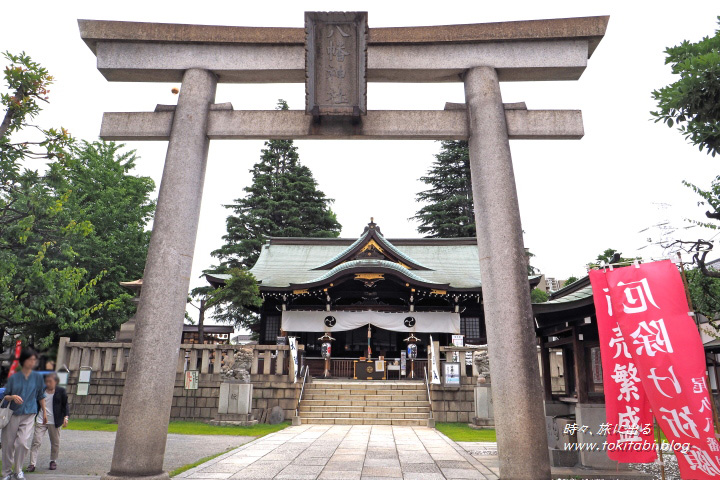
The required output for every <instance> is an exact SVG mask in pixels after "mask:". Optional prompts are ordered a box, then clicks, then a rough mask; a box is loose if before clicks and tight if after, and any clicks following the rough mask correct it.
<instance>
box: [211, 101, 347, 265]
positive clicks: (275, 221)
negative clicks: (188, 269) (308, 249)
mask: <svg viewBox="0 0 720 480" xmlns="http://www.w3.org/2000/svg"><path fill="white" fill-rule="evenodd" d="M287 109H288V106H287V103H285V101H283V100H280V101H279V102H278V110H287ZM251 172H252V184H251V185H250V186H248V187H246V188H245V189H244V191H245V192H246V195H245V197H243V198H238V199H236V200H235V203H233V204H230V205H226V208H229V209H230V210H232V212H233V213H232V214H231V215H230V216H228V218H227V234H226V235H225V236H223V239H224V240H225V245H223V246H222V247H221V248H219V249H218V250H215V251H214V252H213V256H215V257H216V258H218V259H219V260H220V261H221V262H222V267H223V269H230V268H237V267H244V268H250V267H252V266H253V265H254V264H255V262H256V261H257V259H258V256H259V255H260V249H261V247H262V245H263V244H264V243H265V241H266V240H267V238H268V237H337V236H338V235H339V234H340V229H341V226H340V224H339V223H338V221H337V218H336V216H335V213H334V212H333V211H332V210H331V209H330V204H331V203H332V202H333V200H332V199H329V198H327V197H326V196H325V194H324V193H323V192H321V191H320V190H319V189H318V185H317V182H316V181H315V179H314V178H313V174H312V172H311V171H310V169H309V168H308V167H306V166H304V165H302V164H301V163H300V158H299V156H298V153H297V147H296V146H295V144H294V142H293V141H292V140H268V141H267V142H265V148H263V150H262V155H261V157H260V161H259V162H258V163H256V164H255V165H254V166H253V168H252V170H251Z"/></svg>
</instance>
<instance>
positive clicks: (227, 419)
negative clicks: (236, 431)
mask: <svg viewBox="0 0 720 480" xmlns="http://www.w3.org/2000/svg"><path fill="white" fill-rule="evenodd" d="M209 423H210V425H218V426H222V425H234V426H240V427H249V426H250V425H255V424H256V423H258V421H257V420H253V418H252V414H251V413H250V414H241V413H226V414H222V413H218V414H217V415H216V416H215V418H213V419H212V420H210V422H209Z"/></svg>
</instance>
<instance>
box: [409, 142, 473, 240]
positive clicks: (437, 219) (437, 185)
mask: <svg viewBox="0 0 720 480" xmlns="http://www.w3.org/2000/svg"><path fill="white" fill-rule="evenodd" d="M441 145H442V146H441V149H440V153H438V154H437V155H435V161H434V162H433V165H432V167H430V170H429V171H428V173H427V175H426V176H424V177H421V178H420V180H421V181H423V182H424V183H426V184H427V185H428V186H429V187H430V188H429V189H428V190H424V191H422V192H420V193H418V194H417V196H416V199H417V201H418V202H422V203H425V204H426V205H425V206H423V207H422V208H421V209H420V210H418V212H417V214H416V215H415V216H414V217H412V219H415V220H417V221H419V222H420V225H419V226H418V232H419V233H421V234H423V235H426V236H428V237H441V238H455V237H474V236H475V235H476V232H475V213H474V212H475V210H474V206H473V194H472V182H471V180H470V155H469V152H468V144H467V142H466V141H464V140H446V141H443V142H442V143H441Z"/></svg>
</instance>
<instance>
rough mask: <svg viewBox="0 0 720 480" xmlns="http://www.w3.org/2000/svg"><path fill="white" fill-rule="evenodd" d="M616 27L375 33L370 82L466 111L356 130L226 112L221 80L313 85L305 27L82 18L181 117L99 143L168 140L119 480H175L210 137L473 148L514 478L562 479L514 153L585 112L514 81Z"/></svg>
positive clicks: (117, 70) (589, 21)
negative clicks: (443, 89) (172, 447)
mask: <svg viewBox="0 0 720 480" xmlns="http://www.w3.org/2000/svg"><path fill="white" fill-rule="evenodd" d="M607 22H608V17H586V18H571V19H557V20H535V21H521V22H502V23H490V24H473V25H452V26H441V27H404V28H378V29H372V28H371V29H369V40H368V50H367V80H368V81H377V82H452V81H455V82H464V86H465V97H466V105H462V106H457V105H455V106H452V105H450V106H449V107H450V108H449V109H447V110H443V111H412V112H408V111H405V112H398V111H374V112H373V111H370V112H368V113H367V116H365V117H363V118H362V119H360V120H359V121H358V119H355V121H349V120H347V119H345V120H343V119H337V118H329V117H322V121H321V122H317V121H315V120H313V117H312V116H308V115H305V112H294V111H288V112H275V111H273V112H269V111H255V112H247V111H246V112H239V111H234V110H233V109H232V106H231V105H229V104H220V105H215V104H214V97H215V90H216V87H217V83H218V82H220V83H223V82H225V83H233V82H234V83H270V82H277V83H292V82H295V83H301V82H304V81H305V75H306V72H305V62H304V58H305V45H304V42H305V33H304V29H302V28H255V27H220V26H200V25H172V24H153V23H134V22H107V21H91V20H80V21H79V24H80V31H81V36H82V38H83V39H84V40H85V42H86V43H87V44H88V46H89V47H90V49H91V50H92V51H93V52H94V53H95V54H96V56H97V64H98V69H99V70H100V72H101V73H102V74H103V75H104V76H105V77H106V78H107V79H108V80H110V81H139V82H178V81H182V88H181V91H180V96H179V99H178V104H177V106H176V107H173V106H158V108H157V109H156V111H155V112H145V113H107V114H105V116H104V118H103V126H102V132H101V136H102V137H103V138H106V139H116V140H169V143H168V151H167V156H166V159H165V168H164V171H163V177H162V182H161V184H160V193H159V197H158V207H157V211H156V214H155V220H154V225H153V233H152V238H151V241H150V248H149V251H148V259H147V265H146V268H145V274H144V285H143V295H142V297H141V300H140V305H139V309H138V313H137V317H136V318H137V325H136V330H135V335H134V338H133V350H132V352H133V353H132V357H131V361H130V365H129V369H128V374H127V379H126V384H125V389H124V395H123V400H122V406H121V411H120V420H119V427H118V433H117V437H116V442H115V451H114V454H113V462H112V467H111V471H110V473H109V474H107V475H106V476H105V477H103V478H104V479H105V480H119V479H124V480H130V479H138V480H140V479H144V480H166V479H168V478H169V476H168V475H167V473H165V472H163V470H162V468H163V456H164V452H165V443H166V439H167V438H166V435H167V426H168V422H169V417H170V407H171V403H172V396H173V392H172V390H173V384H174V378H175V367H176V365H175V362H168V361H167V359H168V358H176V357H177V352H178V348H179V345H180V337H181V329H182V322H181V319H182V318H183V317H184V311H185V303H186V298H187V291H188V288H189V283H190V273H191V269H192V258H193V253H194V249H195V238H196V235H197V228H198V220H199V214H200V201H201V198H202V191H203V182H204V177H205V166H206V161H207V152H208V146H209V141H210V139H214V138H217V139H225V138H235V139H241V138H262V139H265V138H288V139H289V138H318V139H322V138H333V139H360V138H373V139H377V138H386V139H411V138H414V139H467V140H468V142H469V150H470V163H471V173H472V183H473V195H474V202H475V212H476V226H477V237H478V249H479V253H480V271H481V275H482V279H483V299H484V311H485V318H486V324H487V335H488V344H489V355H490V369H491V375H492V378H493V399H494V409H495V418H496V423H497V438H498V451H499V462H500V475H501V477H502V478H503V479H523V480H531V479H533V480H534V479H548V478H550V466H549V455H548V449H547V441H546V432H545V418H544V409H543V404H542V401H541V399H542V398H543V395H542V389H541V387H540V374H539V368H538V362H537V356H536V343H535V332H534V323H533V317H532V310H531V307H530V296H529V291H528V287H527V272H526V257H525V249H524V246H523V240H522V228H521V223H520V213H519V207H518V200H517V192H516V187H515V179H514V174H513V165H512V158H511V155H510V145H509V140H510V139H513V138H517V139H525V138H545V139H574V138H581V137H582V135H583V127H582V117H581V114H580V112H579V111H574V110H570V111H555V110H541V111H532V110H527V109H525V108H524V106H523V105H505V104H503V102H502V96H501V93H500V87H499V82H500V81H543V80H576V79H578V78H579V77H580V75H581V74H582V72H583V71H584V69H585V67H586V66H587V59H588V58H589V57H590V56H591V55H592V52H593V51H594V49H595V47H596V46H597V44H598V43H599V41H600V40H601V39H602V37H603V35H604V34H605V29H606V26H607Z"/></svg>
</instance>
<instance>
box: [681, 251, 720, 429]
mask: <svg viewBox="0 0 720 480" xmlns="http://www.w3.org/2000/svg"><path fill="white" fill-rule="evenodd" d="M677 256H678V260H679V263H680V274H681V276H682V281H683V287H685V296H687V301H688V306H689V307H690V311H691V312H692V314H693V318H694V319H695V325H696V326H697V329H698V333H701V331H700V319H699V318H698V316H697V314H696V313H695V308H694V307H693V303H692V298H691V297H690V284H689V283H688V279H687V275H685V265H684V264H683V261H682V253H680V252H677ZM703 358H704V359H705V382H706V384H707V390H708V394H709V396H710V406H711V407H712V412H713V429H714V431H715V438H720V435H718V430H719V429H718V425H720V420H718V411H717V407H716V405H715V398H713V394H712V388H711V387H712V384H711V383H710V374H709V373H708V369H707V356H706V355H705V352H704V351H703ZM719 387H720V386H719Z"/></svg>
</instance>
